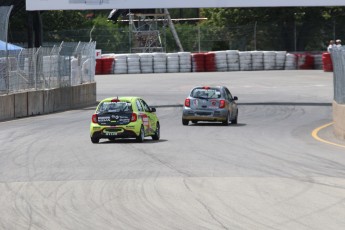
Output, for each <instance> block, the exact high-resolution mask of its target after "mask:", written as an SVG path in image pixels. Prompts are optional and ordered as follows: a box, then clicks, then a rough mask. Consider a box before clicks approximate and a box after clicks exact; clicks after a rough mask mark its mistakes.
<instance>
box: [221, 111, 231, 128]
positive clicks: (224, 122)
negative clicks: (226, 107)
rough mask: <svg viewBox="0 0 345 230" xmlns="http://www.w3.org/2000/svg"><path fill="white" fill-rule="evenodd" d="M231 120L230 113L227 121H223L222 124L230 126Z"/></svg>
mask: <svg viewBox="0 0 345 230" xmlns="http://www.w3.org/2000/svg"><path fill="white" fill-rule="evenodd" d="M229 120H230V114H229V113H228V115H227V116H226V120H225V121H223V122H222V124H223V125H224V126H228V125H229V123H230V122H229Z"/></svg>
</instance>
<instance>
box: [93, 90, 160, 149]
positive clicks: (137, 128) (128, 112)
mask: <svg viewBox="0 0 345 230" xmlns="http://www.w3.org/2000/svg"><path fill="white" fill-rule="evenodd" d="M155 112H156V109H155V108H152V107H149V106H148V105H147V103H146V102H145V101H144V100H143V99H142V98H140V97H116V98H113V97H111V98H106V99H103V100H102V101H101V102H100V103H99V104H98V106H97V108H96V111H95V113H94V114H93V115H92V119H91V124H90V137H91V142H92V143H99V140H100V139H102V138H106V139H109V140H112V141H113V140H115V139H116V138H136V140H137V141H138V142H143V141H144V138H145V137H147V136H151V137H152V139H153V140H159V138H160V125H159V120H158V117H157V115H156V113H155Z"/></svg>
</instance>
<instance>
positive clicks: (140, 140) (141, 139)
mask: <svg viewBox="0 0 345 230" xmlns="http://www.w3.org/2000/svg"><path fill="white" fill-rule="evenodd" d="M136 139H137V142H143V141H144V139H145V130H144V126H141V128H140V133H139V136H137V138H136Z"/></svg>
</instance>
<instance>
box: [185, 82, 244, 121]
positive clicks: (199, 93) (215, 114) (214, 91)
mask: <svg viewBox="0 0 345 230" xmlns="http://www.w3.org/2000/svg"><path fill="white" fill-rule="evenodd" d="M237 100H238V98H237V97H236V96H234V97H233V96H232V95H231V93H230V91H229V89H228V88H227V87H225V86H213V87H210V86H198V87H195V88H193V89H192V90H191V92H190V94H189V96H188V97H187V98H186V99H185V102H184V107H183V114H182V124H183V125H188V124H189V121H191V122H192V123H197V122H198V121H207V122H222V124H223V125H229V123H232V124H237V118H238V108H237V104H236V101H237Z"/></svg>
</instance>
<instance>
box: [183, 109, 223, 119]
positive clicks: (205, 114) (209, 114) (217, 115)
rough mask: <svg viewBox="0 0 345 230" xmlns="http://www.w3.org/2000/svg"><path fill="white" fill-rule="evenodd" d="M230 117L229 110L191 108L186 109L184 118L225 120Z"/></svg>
mask: <svg viewBox="0 0 345 230" xmlns="http://www.w3.org/2000/svg"><path fill="white" fill-rule="evenodd" d="M227 117H228V111H227V110H214V111H213V110H191V109H184V110H183V113H182V119H185V120H190V121H225V120H226V119H227Z"/></svg>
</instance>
